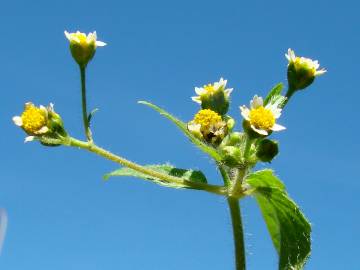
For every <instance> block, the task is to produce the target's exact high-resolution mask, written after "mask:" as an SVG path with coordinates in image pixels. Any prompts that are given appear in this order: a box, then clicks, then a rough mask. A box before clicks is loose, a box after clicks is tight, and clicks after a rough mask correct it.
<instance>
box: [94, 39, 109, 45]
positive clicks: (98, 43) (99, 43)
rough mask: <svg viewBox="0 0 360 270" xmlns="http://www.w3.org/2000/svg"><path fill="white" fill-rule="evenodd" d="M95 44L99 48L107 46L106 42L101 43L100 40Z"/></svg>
mask: <svg viewBox="0 0 360 270" xmlns="http://www.w3.org/2000/svg"><path fill="white" fill-rule="evenodd" d="M95 44H96V46H98V47H104V46H106V45H107V44H106V43H105V42H102V41H100V40H97V41H95Z"/></svg>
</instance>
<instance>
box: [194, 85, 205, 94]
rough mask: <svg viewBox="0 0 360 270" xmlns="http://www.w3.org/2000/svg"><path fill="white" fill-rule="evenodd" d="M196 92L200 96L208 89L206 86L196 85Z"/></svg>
mask: <svg viewBox="0 0 360 270" xmlns="http://www.w3.org/2000/svg"><path fill="white" fill-rule="evenodd" d="M195 93H196V94H197V95H199V96H201V95H203V94H205V93H206V90H205V89H204V88H202V87H201V88H200V87H195Z"/></svg>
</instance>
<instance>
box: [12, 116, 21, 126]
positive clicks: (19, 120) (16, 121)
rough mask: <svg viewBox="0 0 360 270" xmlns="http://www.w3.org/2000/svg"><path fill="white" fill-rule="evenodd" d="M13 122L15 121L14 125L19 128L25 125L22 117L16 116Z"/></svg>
mask: <svg viewBox="0 0 360 270" xmlns="http://www.w3.org/2000/svg"><path fill="white" fill-rule="evenodd" d="M12 120H13V122H14V124H15V125H17V126H19V127H21V126H22V125H23V122H22V119H21V117H20V116H14V117H13V118H12Z"/></svg>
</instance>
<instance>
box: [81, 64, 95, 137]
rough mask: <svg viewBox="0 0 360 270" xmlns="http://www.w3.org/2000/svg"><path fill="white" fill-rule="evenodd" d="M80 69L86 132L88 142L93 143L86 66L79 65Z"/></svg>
mask: <svg viewBox="0 0 360 270" xmlns="http://www.w3.org/2000/svg"><path fill="white" fill-rule="evenodd" d="M79 67H80V77H81V104H82V116H83V123H84V130H85V135H86V139H87V141H88V142H91V143H92V142H93V138H92V133H91V130H90V123H89V117H88V113H87V104H86V66H83V65H79Z"/></svg>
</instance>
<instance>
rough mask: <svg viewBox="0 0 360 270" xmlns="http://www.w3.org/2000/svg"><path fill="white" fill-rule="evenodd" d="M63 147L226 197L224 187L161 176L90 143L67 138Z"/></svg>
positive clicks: (167, 180) (161, 174)
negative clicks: (69, 147) (85, 151)
mask: <svg viewBox="0 0 360 270" xmlns="http://www.w3.org/2000/svg"><path fill="white" fill-rule="evenodd" d="M64 145H67V146H73V147H78V148H81V149H85V150H87V151H89V152H92V153H95V154H97V155H99V156H102V157H104V158H106V159H109V160H111V161H114V162H116V163H119V164H120V165H122V166H125V167H129V168H131V169H133V170H135V171H138V172H140V173H144V174H147V175H149V176H152V177H155V178H157V179H161V180H163V181H166V182H170V183H175V184H181V185H185V186H187V187H189V188H192V189H197V190H204V191H207V192H210V193H214V194H218V195H226V194H227V190H226V188H225V187H222V186H216V185H209V184H204V183H197V182H192V181H188V180H186V179H183V178H180V177H176V176H171V175H167V174H163V173H160V172H158V171H154V170H152V169H149V168H146V167H144V166H141V165H139V164H137V163H135V162H132V161H129V160H127V159H125V158H123V157H120V156H118V155H115V154H113V153H111V152H109V151H107V150H105V149H103V148H101V147H99V146H97V145H95V144H94V143H92V142H84V141H80V140H77V139H75V138H71V137H69V138H67V141H66V142H65V143H64Z"/></svg>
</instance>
